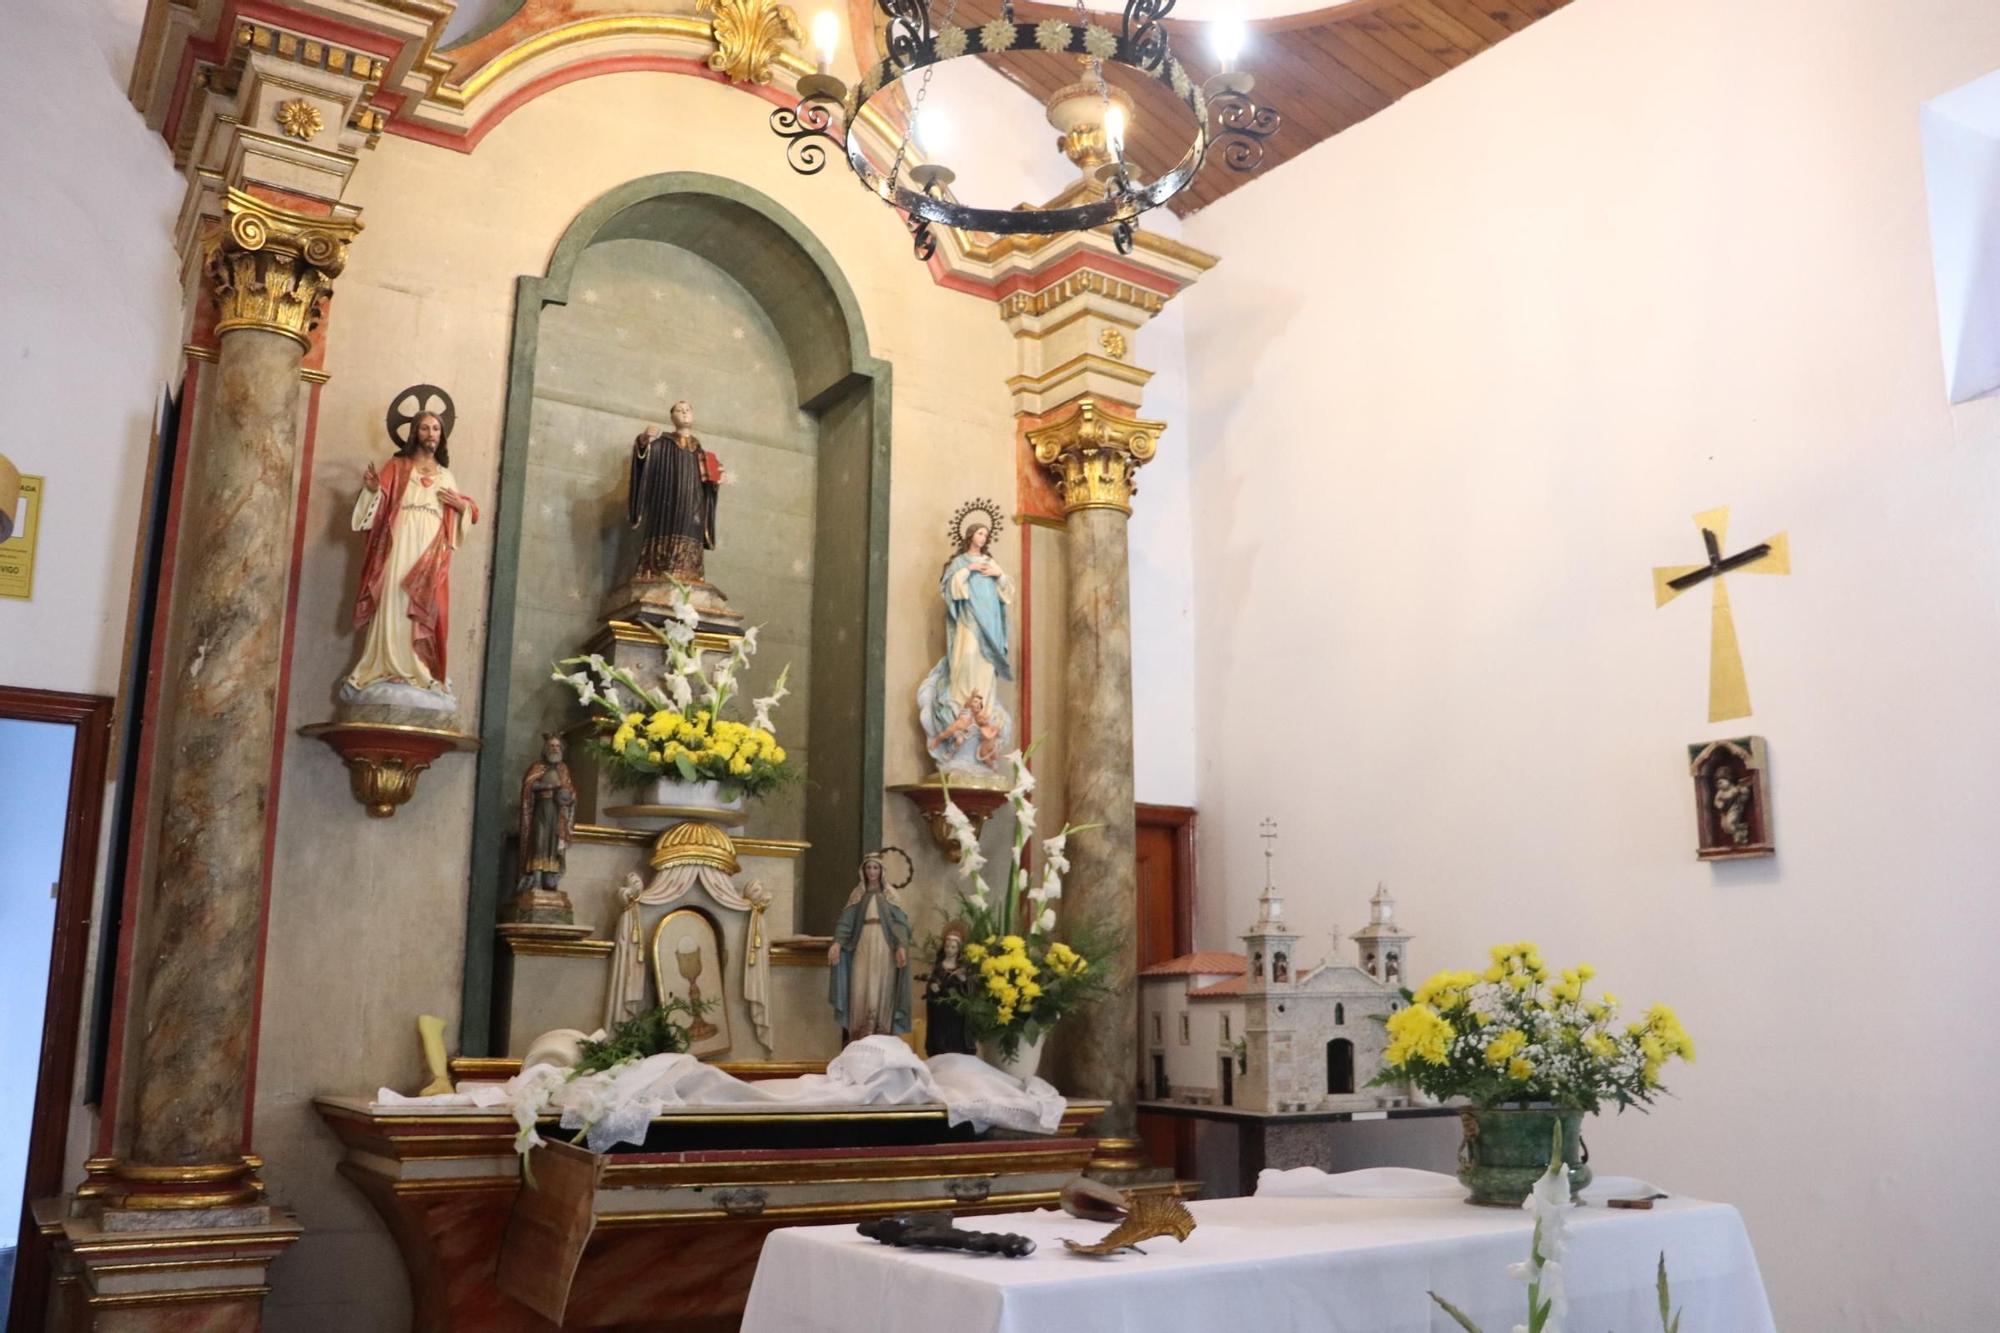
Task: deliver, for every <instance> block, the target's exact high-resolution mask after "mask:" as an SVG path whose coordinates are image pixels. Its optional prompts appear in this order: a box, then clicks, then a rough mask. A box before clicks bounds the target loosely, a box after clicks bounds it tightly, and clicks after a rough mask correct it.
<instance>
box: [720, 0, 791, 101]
mask: <svg viewBox="0 0 2000 1333" xmlns="http://www.w3.org/2000/svg"><path fill="white" fill-rule="evenodd" d="M695 8H696V9H697V10H699V11H700V12H702V13H704V14H707V13H713V14H714V15H715V18H714V19H713V20H712V21H711V22H710V24H709V33H710V35H711V36H712V37H713V39H714V41H715V52H714V54H713V55H711V56H709V58H708V67H709V68H710V69H712V70H715V71H717V72H718V73H720V74H722V75H723V76H724V77H725V78H727V79H728V80H729V81H730V82H731V83H769V82H770V81H771V74H772V70H771V66H772V65H773V64H774V63H775V62H776V61H777V59H778V57H779V56H781V55H783V54H784V53H785V39H786V38H788V37H789V38H790V39H791V40H792V41H794V42H802V41H804V40H805V32H804V31H803V30H802V29H801V28H800V27H799V17H798V15H797V14H794V13H793V12H792V7H791V6H790V5H782V4H778V3H776V2H775V0H695Z"/></svg>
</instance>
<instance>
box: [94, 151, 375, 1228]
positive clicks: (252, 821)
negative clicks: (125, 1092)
mask: <svg viewBox="0 0 2000 1333" xmlns="http://www.w3.org/2000/svg"><path fill="white" fill-rule="evenodd" d="M357 228H358V224H357V223H354V222H352V221H344V222H343V221H336V220H333V219H328V218H319V217H312V216H308V215H301V214H295V213H290V212H287V211H285V210H280V209H275V208H272V207H270V206H268V205H266V204H264V203H262V202H261V201H259V200H256V199H253V198H251V197H249V196H246V195H241V194H239V193H237V192H235V191H231V192H230V194H229V197H228V203H227V212H226V214H225V217H224V219H223V228H222V233H221V235H220V236H219V237H218V238H217V240H216V242H215V244H214V245H213V247H212V250H211V254H210V261H209V277H210V280H211V283H212V284H213V291H212V294H213V295H214V297H215V300H216V304H217V308H218V314H219V318H218V320H217V322H216V328H217V331H218V340H219V348H218V351H217V354H216V361H215V366H214V369H213V370H212V371H211V372H210V374H209V375H207V376H205V377H204V381H205V384H204V387H203V389H202V391H201V394H200V401H199V402H198V404H197V406H196V416H195V433H194V438H193V445H192V449H191V452H190V456H189V459H188V463H187V468H188V471H187V475H186V478H185V480H184V482H183V484H182V496H183V499H182V502H181V516H180V524H179V528H178V530H177V533H176V538H175V540H176V565H177V570H178V572H177V575H176V577H175V581H174V586H173V593H172V596H173V601H172V633H171V637H170V638H169V641H168V642H169V654H170V655H169V657H168V662H167V670H168V673H169V674H168V676H167V680H166V684H165V688H164V689H163V691H162V699H161V716H162V717H163V718H164V719H165V734H164V736H163V745H162V748H161V750H160V752H159V756H158V758H156V760H155V768H154V772H153V779H154V781H155V782H156V783H157V784H158V787H159V790H160V791H161V793H162V796H161V806H160V838H159V846H158V849H157V852H156V854H155V857H154V862H153V864H154V869H153V875H152V884H151V891H150V893H149V895H148V898H147V900H146V920H147V922H148V930H149V933H150V936H151V940H152V944H151V947H150V948H149V950H148V953H149V954H150V967H149V969H148V972H147V978H146V987H145V1000H144V1013H143V1016H142V1017H141V1019H140V1021H139V1022H137V1023H136V1024H134V1025H132V1026H133V1029H134V1031H135V1032H136V1034H137V1044H138V1050H137V1052H136V1060H135V1078H136V1087H135V1098H134V1107H135V1124H134V1128H133V1134H132V1139H131V1147H130V1150H129V1152H128V1154H127V1155H126V1163H127V1165H128V1167H129V1168H131V1174H130V1175H129V1176H128V1177H127V1179H128V1180H129V1181H130V1182H131V1183H132V1184H133V1185H134V1187H135V1188H139V1189H142V1190H143V1189H145V1188H146V1187H147V1186H148V1185H149V1184H150V1185H153V1186H155V1187H162V1186H163V1187H164V1189H163V1190H161V1189H157V1188H156V1190H155V1192H175V1189H174V1187H175V1186H179V1190H178V1192H179V1193H180V1194H181V1195H183V1196H184V1198H183V1201H182V1204H181V1206H198V1205H199V1204H208V1205H224V1204H228V1203H236V1202H251V1201H254V1199H255V1197H256V1188H255V1186H254V1184H253V1183H251V1182H250V1181H249V1179H248V1176H249V1172H248V1170H247V1168H246V1169H243V1170H240V1171H230V1172H223V1171H221V1170H220V1168H222V1167H224V1166H225V1165H226V1164H232V1163H233V1164H237V1165H239V1166H240V1165H241V1164H242V1163H243V1155H244V1153H245V1151H246V1149H247V1147H248V1145H247V1144H246V1143H245V1142H244V1132H243V1129H244V1126H243V1120H244V1103H245V1095H246V1091H247V1087H248V1078H249V1064H250V1059H249V1057H250V1049H249V1041H250V1031H251V1024H252V1018H253V1013H252V1009H253V1006H254V1005H255V1003H256V965H257V953H258V946H259V940H258V931H259V929H260V920H261V917H262V910H263V885H264V836H265V817H266V806H267V803H268V802H269V800H270V799H271V791H270V785H271V756H272V753H273V750H274V746H275V744H276V736H275V734H274V732H275V728H276V720H277V704H278V699H277V692H278V679H279V673H280V659H281V656H282V653H283V647H284V626H285V595H286V588H287V584H288V581H289V578H290V568H291V561H290V555H291V551H292V536H293V514H294V485H295V481H296V475H297V471H298V456H299V447H300V412H299V399H300V379H299V366H300V361H301V359H302V357H303V356H304V353H305V350H306V347H307V345H308V333H309V330H310V329H311V327H312V323H313V321H314V319H315V318H316V315H317V311H318V308H319V304H320V302H321V301H322V300H323V298H324V297H325V295H326V292H327V289H328V281H329V279H330V278H331V276H332V275H333V274H334V273H337V272H339V270H340V267H341V266H342V264H343V263H344V261H345V249H346V243H347V241H348V240H349V239H351V237H352V235H353V233H354V231H355V230H356V229H357ZM197 1167H206V1168H210V1169H209V1170H207V1171H193V1170H181V1171H178V1172H176V1171H171V1170H161V1168H197ZM149 1168H151V1170H149Z"/></svg>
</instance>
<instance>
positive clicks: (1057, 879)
mask: <svg viewBox="0 0 2000 1333" xmlns="http://www.w3.org/2000/svg"><path fill="white" fill-rule="evenodd" d="M1065 868H1067V866H1065ZM1061 897H1062V876H1061V875H1058V874H1057V873H1056V868H1055V866H1053V865H1050V866H1047V867H1045V868H1044V869H1043V871H1042V890H1041V900H1042V901H1043V902H1045V903H1052V902H1056V901H1058V900H1059V899H1061Z"/></svg>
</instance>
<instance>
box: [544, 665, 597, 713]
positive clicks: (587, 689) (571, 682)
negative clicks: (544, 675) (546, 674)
mask: <svg viewBox="0 0 2000 1333" xmlns="http://www.w3.org/2000/svg"><path fill="white" fill-rule="evenodd" d="M550 679H551V680H559V681H561V682H563V683H564V684H565V685H567V686H569V687H570V688H571V689H573V690H575V691H576V697H577V699H578V700H579V701H581V702H582V704H583V706H584V707H585V708H588V707H590V705H591V704H593V703H595V702H596V701H597V684H596V682H594V681H593V680H591V678H590V673H589V672H588V671H579V672H577V673H576V674H575V675H573V676H565V675H564V674H563V673H562V670H561V669H560V668H558V669H557V671H556V673H555V675H553V676H551V677H550Z"/></svg>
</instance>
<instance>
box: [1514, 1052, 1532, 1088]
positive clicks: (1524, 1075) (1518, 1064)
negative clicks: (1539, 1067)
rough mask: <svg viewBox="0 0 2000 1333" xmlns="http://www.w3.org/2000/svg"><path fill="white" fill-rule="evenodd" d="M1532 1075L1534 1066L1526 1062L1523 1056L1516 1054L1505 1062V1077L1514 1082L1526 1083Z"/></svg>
mask: <svg viewBox="0 0 2000 1333" xmlns="http://www.w3.org/2000/svg"><path fill="white" fill-rule="evenodd" d="M1534 1076H1535V1067H1534V1066H1533V1065H1532V1064H1530V1063H1528V1060H1527V1058H1526V1057H1525V1056H1519V1055H1517V1056H1515V1057H1514V1058H1513V1059H1512V1060H1511V1061H1509V1062H1508V1064H1507V1077H1508V1078H1511V1079H1513V1080H1514V1081H1515V1082H1516V1083H1526V1082H1527V1081H1528V1080H1529V1079H1531V1078H1533V1077H1534Z"/></svg>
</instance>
